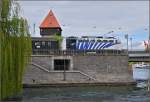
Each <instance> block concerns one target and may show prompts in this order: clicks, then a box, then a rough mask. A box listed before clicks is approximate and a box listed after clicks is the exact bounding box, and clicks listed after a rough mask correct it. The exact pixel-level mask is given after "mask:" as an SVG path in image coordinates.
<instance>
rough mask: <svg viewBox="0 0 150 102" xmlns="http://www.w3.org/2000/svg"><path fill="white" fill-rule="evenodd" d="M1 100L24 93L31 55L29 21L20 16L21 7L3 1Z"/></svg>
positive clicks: (5, 0) (0, 52)
mask: <svg viewBox="0 0 150 102" xmlns="http://www.w3.org/2000/svg"><path fill="white" fill-rule="evenodd" d="M1 2H2V6H1V15H0V17H1V19H0V20H1V21H0V79H1V80H0V100H3V99H6V98H8V97H10V96H15V95H18V94H20V93H21V92H22V77H23V72H24V68H25V66H26V64H27V62H28V61H29V56H30V55H31V50H32V49H31V38H30V35H29V31H28V24H27V21H26V20H25V19H23V18H21V17H20V16H19V5H18V4H17V3H14V2H13V1H12V0H1Z"/></svg>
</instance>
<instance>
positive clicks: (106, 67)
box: [23, 55, 133, 84]
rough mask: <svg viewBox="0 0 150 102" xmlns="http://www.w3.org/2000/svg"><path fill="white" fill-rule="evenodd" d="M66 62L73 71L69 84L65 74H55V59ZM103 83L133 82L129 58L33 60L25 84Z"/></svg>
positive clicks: (60, 57)
mask: <svg viewBox="0 0 150 102" xmlns="http://www.w3.org/2000/svg"><path fill="white" fill-rule="evenodd" d="M63 58H64V59H70V60H71V61H70V62H71V63H70V68H69V69H70V70H69V71H66V73H65V75H66V81H63V77H64V71H54V65H53V60H54V59H63ZM32 63H34V64H37V65H39V66H40V67H37V66H35V65H33V64H32ZM44 69H46V70H44ZM99 82H107V83H109V82H119V83H121V82H127V83H128V82H133V80H132V75H131V74H130V72H129V70H128V56H125V55H116V56H115V55H112V56H110V55H105V56H94V55H85V56H84V55H81V56H78V55H74V56H32V61H31V64H30V65H28V66H27V68H26V71H25V75H24V81H23V83H24V84H43V83H46V84H51V83H99Z"/></svg>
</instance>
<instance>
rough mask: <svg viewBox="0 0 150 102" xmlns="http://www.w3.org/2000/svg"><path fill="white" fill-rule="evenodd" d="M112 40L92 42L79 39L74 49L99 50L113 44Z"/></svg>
mask: <svg viewBox="0 0 150 102" xmlns="http://www.w3.org/2000/svg"><path fill="white" fill-rule="evenodd" d="M113 45H114V43H113V42H94V41H82V42H81V41H80V42H77V43H76V49H79V50H100V49H104V48H108V47H111V46H113Z"/></svg>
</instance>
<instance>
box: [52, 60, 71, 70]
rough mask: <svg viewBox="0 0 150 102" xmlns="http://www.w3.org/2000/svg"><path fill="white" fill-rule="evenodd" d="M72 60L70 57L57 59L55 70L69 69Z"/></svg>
mask: <svg viewBox="0 0 150 102" xmlns="http://www.w3.org/2000/svg"><path fill="white" fill-rule="evenodd" d="M69 66H70V60H68V59H55V60H54V70H69Z"/></svg>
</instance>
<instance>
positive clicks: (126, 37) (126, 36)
mask: <svg viewBox="0 0 150 102" xmlns="http://www.w3.org/2000/svg"><path fill="white" fill-rule="evenodd" d="M125 39H126V40H127V54H128V49H129V48H128V39H129V37H128V34H126V35H125Z"/></svg>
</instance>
